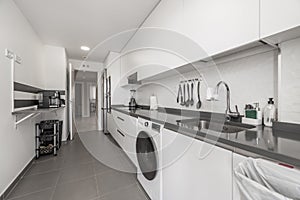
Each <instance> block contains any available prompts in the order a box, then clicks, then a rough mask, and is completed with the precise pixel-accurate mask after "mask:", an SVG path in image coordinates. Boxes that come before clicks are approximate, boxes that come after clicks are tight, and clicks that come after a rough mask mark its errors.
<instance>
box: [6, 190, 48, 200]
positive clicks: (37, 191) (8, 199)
mask: <svg viewBox="0 0 300 200" xmlns="http://www.w3.org/2000/svg"><path fill="white" fill-rule="evenodd" d="M52 188H53V187H46V188H43V189H41V190H36V191H34V192H28V193H25V194H22V195H19V196H15V197H13V198H5V200H14V199H17V198H21V197H25V196H28V195H31V194H35V193H39V192H43V191H46V190H50V189H52Z"/></svg>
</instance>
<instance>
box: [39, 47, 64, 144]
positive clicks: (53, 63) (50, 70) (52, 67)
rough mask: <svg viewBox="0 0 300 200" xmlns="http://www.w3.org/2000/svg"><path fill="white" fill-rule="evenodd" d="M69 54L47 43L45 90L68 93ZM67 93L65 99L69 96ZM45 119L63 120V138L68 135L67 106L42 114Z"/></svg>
mask: <svg viewBox="0 0 300 200" xmlns="http://www.w3.org/2000/svg"><path fill="white" fill-rule="evenodd" d="M67 66H68V65H67V55H66V50H65V48H63V47H56V46H50V45H45V46H44V55H43V77H44V87H43V89H45V90H64V91H65V92H66V95H67ZM66 95H65V99H67V96H66ZM42 119H43V120H47V119H58V120H63V133H62V140H63V141H66V140H67V137H68V134H69V133H68V130H67V126H68V124H67V121H68V120H67V108H64V109H61V110H59V111H58V112H56V113H47V114H43V115H42Z"/></svg>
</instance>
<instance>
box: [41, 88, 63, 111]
mask: <svg viewBox="0 0 300 200" xmlns="http://www.w3.org/2000/svg"><path fill="white" fill-rule="evenodd" d="M61 105H62V99H61V94H60V91H50V90H49V91H43V92H41V93H40V99H39V108H59V107H61Z"/></svg>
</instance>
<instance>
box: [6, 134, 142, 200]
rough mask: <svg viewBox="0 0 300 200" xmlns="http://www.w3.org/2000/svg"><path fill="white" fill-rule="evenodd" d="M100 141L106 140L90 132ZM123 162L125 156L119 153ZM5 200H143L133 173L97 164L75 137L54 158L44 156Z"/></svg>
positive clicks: (102, 135) (35, 162)
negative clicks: (101, 139) (100, 139)
mask: <svg viewBox="0 0 300 200" xmlns="http://www.w3.org/2000/svg"><path fill="white" fill-rule="evenodd" d="M94 134H97V135H99V137H100V138H103V137H107V136H104V134H103V133H101V132H94ZM123 156H124V158H123V159H128V158H125V155H124V154H123ZM7 199H9V200H12V199H14V200H127V199H128V200H147V199H148V198H147V196H146V194H145V193H144V191H143V190H142V189H141V188H140V185H139V184H138V182H137V179H136V174H134V173H125V172H120V171H117V170H114V169H111V168H109V167H107V166H106V165H104V164H102V163H101V162H99V161H97V160H96V159H95V158H94V157H93V156H92V155H91V154H90V153H89V152H88V151H87V150H86V148H85V147H84V145H83V144H82V142H81V140H80V139H79V136H78V135H76V137H75V140H73V141H71V142H68V143H66V144H64V145H63V146H62V147H61V149H60V150H59V152H58V156H57V157H53V156H44V157H41V158H40V159H38V160H36V161H34V163H33V164H32V166H31V167H30V168H29V170H28V171H27V172H26V174H25V175H24V177H22V179H21V180H20V181H19V183H18V184H17V185H16V187H15V188H14V189H13V190H12V192H11V193H10V194H9V195H8V197H7Z"/></svg>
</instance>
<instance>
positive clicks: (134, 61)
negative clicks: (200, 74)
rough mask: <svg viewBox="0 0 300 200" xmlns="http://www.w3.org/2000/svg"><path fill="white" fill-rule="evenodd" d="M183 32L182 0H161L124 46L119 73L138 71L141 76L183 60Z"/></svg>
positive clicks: (186, 44)
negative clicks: (120, 71)
mask: <svg viewBox="0 0 300 200" xmlns="http://www.w3.org/2000/svg"><path fill="white" fill-rule="evenodd" d="M182 32H183V0H162V1H161V2H160V3H159V5H158V6H157V7H156V8H155V9H154V11H153V12H152V13H151V14H150V16H149V17H148V18H147V19H146V21H145V22H144V24H143V25H142V27H141V29H139V30H138V31H137V33H136V34H135V35H134V37H133V38H132V39H131V40H130V42H129V43H128V44H127V46H126V47H125V48H124V50H123V52H122V53H123V54H126V55H125V56H124V57H122V70H123V68H124V73H123V72H122V74H125V73H128V72H129V71H130V73H134V72H136V71H137V72H138V79H139V80H143V79H146V78H148V77H151V76H154V75H156V74H158V73H161V72H164V71H167V70H170V69H173V68H176V67H179V66H181V65H183V64H185V63H186V61H185V59H184V57H185V54H186V51H187V50H188V49H189V48H188V43H187V42H186V41H185V40H184V35H183V34H182ZM127 75H128V74H127Z"/></svg>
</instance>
